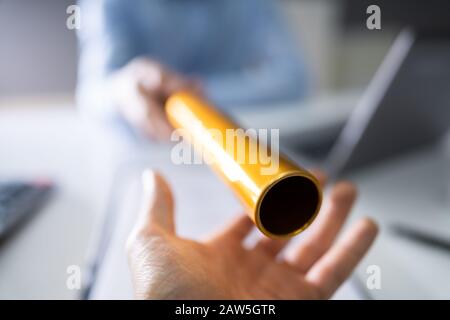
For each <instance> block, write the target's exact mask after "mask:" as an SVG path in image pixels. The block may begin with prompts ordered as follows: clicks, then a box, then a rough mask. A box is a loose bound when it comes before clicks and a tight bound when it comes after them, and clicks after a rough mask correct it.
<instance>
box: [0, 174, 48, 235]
mask: <svg viewBox="0 0 450 320" xmlns="http://www.w3.org/2000/svg"><path fill="white" fill-rule="evenodd" d="M52 189H53V188H52V184H51V183H49V182H47V181H35V182H0V240H3V239H4V238H5V237H6V236H7V235H8V234H9V233H10V232H11V231H12V230H13V229H14V228H15V227H16V226H18V225H19V223H20V222H21V221H23V220H25V219H26V218H27V217H30V216H31V215H32V214H33V213H35V212H36V211H38V209H39V208H40V207H41V206H42V205H43V204H44V203H45V202H46V200H47V199H48V197H49V195H50V193H51V190H52Z"/></svg>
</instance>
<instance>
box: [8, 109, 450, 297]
mask: <svg viewBox="0 0 450 320" xmlns="http://www.w3.org/2000/svg"><path fill="white" fill-rule="evenodd" d="M92 130H93V129H92V128H91V127H90V126H88V125H86V124H84V123H83V122H82V121H81V120H80V119H79V118H78V117H77V115H76V111H75V110H74V109H71V108H69V107H61V106H58V107H54V108H45V110H42V109H37V110H36V111H30V110H29V109H28V110H25V109H20V110H17V111H10V110H2V109H0V154H1V155H2V161H1V162H0V177H33V176H42V175H45V176H50V177H52V178H53V179H54V180H55V181H56V183H57V185H58V191H57V193H56V194H55V197H54V198H53V199H52V201H50V203H49V205H48V206H47V207H46V208H45V209H44V210H42V211H41V212H39V213H38V214H37V215H36V216H35V218H34V219H32V220H31V221H29V222H28V223H27V224H26V225H24V226H23V228H21V229H20V230H19V232H17V233H16V234H15V235H14V237H13V238H11V239H9V241H7V242H6V243H4V244H3V245H2V246H1V247H0V298H25V299H27V298H62V299H72V298H76V297H77V296H78V294H79V292H78V291H71V290H69V289H67V287H66V279H67V274H66V268H67V266H69V265H73V264H75V265H80V266H84V265H85V261H86V260H85V258H86V254H87V250H88V247H89V243H90V239H91V236H92V234H93V231H94V230H96V227H95V226H96V222H98V219H99V217H100V216H101V214H102V212H103V210H104V209H105V203H106V197H107V191H108V185H109V183H110V182H111V175H112V172H113V171H114V168H116V167H117V163H119V162H120V161H121V160H119V159H123V149H121V148H119V149H121V151H117V148H115V147H114V146H110V145H109V142H108V141H106V140H105V138H104V137H103V136H102V135H97V134H94V133H93V131H92ZM133 158H135V159H138V160H135V161H134V163H135V164H137V165H136V168H137V170H136V173H135V174H134V173H133V174H131V175H130V178H129V181H128V182H129V187H127V190H125V192H124V201H122V202H121V205H120V208H119V210H121V211H122V212H123V211H124V210H125V212H127V213H130V211H133V210H132V208H133V206H135V205H136V204H135V200H134V199H136V197H137V195H138V193H139V191H138V190H139V186H138V185H137V182H136V181H137V176H138V172H139V171H140V170H139V168H140V166H142V167H144V166H151V167H153V166H156V167H157V168H159V169H160V170H161V171H162V172H163V174H165V175H166V176H168V179H169V181H170V182H172V184H173V185H174V188H175V194H176V198H177V199H178V208H179V209H178V215H177V217H178V218H177V219H178V224H179V226H180V228H181V229H180V232H181V233H182V234H185V235H192V236H198V235H199V234H204V233H205V232H206V231H207V230H210V229H211V226H218V225H220V224H221V223H222V222H223V221H224V220H226V219H227V218H228V217H229V216H231V215H233V214H234V213H235V212H236V211H237V210H238V209H239V204H238V203H237V201H236V200H235V199H234V197H233V196H232V195H231V194H230V192H229V191H228V190H227V189H226V188H225V187H224V186H223V185H222V184H221V183H220V182H219V181H218V180H217V179H216V178H215V177H214V176H213V175H212V173H210V172H209V170H208V169H206V168H203V167H189V170H186V169H187V168H185V167H184V168H183V167H177V168H175V169H173V165H170V164H169V162H168V161H166V160H167V159H168V152H167V149H164V148H162V147H154V148H150V149H148V150H141V152H139V153H136V154H133ZM164 159H166V160H164ZM446 160H448V158H445V157H443V156H442V152H439V151H438V150H434V149H430V150H427V151H425V152H422V153H418V154H415V155H413V156H410V157H404V158H401V159H398V160H395V161H391V162H389V163H386V164H384V165H383V166H378V167H373V168H371V169H368V170H365V171H363V172H360V173H358V174H356V175H354V176H353V177H352V179H353V180H354V181H356V182H357V184H358V185H359V187H360V199H359V201H358V203H357V206H356V208H355V211H354V217H355V218H356V217H358V216H362V215H370V216H373V217H374V218H375V219H376V220H378V221H379V222H380V225H381V228H382V229H381V234H380V237H379V239H378V240H377V242H376V243H375V246H374V247H373V249H372V250H371V252H370V253H369V254H368V255H367V257H366V258H365V259H364V261H363V263H362V264H361V265H360V267H359V268H358V271H357V274H358V277H359V279H362V280H363V281H364V279H366V277H367V275H366V273H365V269H366V267H367V266H368V265H371V264H376V265H378V266H380V268H381V272H382V289H381V290H373V291H371V292H370V294H371V295H372V296H373V297H375V298H449V297H450V281H448V270H450V254H449V253H448V252H442V251H439V250H436V249H432V248H429V247H426V246H422V245H417V244H414V243H412V242H409V241H408V240H404V239H401V238H398V237H397V236H395V235H393V234H391V233H390V232H389V230H388V228H387V227H388V225H389V224H390V223H391V222H392V221H403V222H404V223H411V224H412V225H422V226H423V227H424V228H426V229H427V230H431V231H433V232H440V233H442V234H443V235H444V236H446V235H447V236H448V235H450V234H449V233H448V230H449V225H450V210H449V202H450V201H449V200H448V194H446V193H447V192H448V181H449V180H448V174H447V173H448V170H449V167H448V163H447V162H448V161H446ZM444 173H445V174H444ZM444 178H446V179H447V180H446V182H447V184H446V182H445V179H444ZM178 181H181V183H177V182H178ZM192 181H197V182H200V183H197V184H194V185H192V183H191V182H192ZM201 181H203V182H201ZM124 185H127V184H126V183H124ZM188 192H189V193H188ZM211 194H214V195H215V196H214V197H212V196H210V195H211ZM218 202H219V204H217V203H218ZM198 203H200V204H201V205H198ZM196 206H199V207H198V210H196ZM202 208H203V209H202ZM205 208H214V210H213V211H214V214H211V212H212V211H211V210H205ZM130 217H132V213H131V214H130V216H129V217H128V219H126V220H127V221H128V222H126V223H128V224H130V223H132V219H131V218H130ZM194 219H195V223H193V221H194ZM126 223H125V222H124V225H125V227H124V228H126ZM123 237H124V235H122V236H120V237H116V240H113V241H116V242H117V243H115V244H114V246H116V247H117V248H123V244H122V243H120V242H121V241H123ZM108 255H110V257H108ZM122 257H124V256H120V255H112V254H107V257H106V259H107V260H108V259H110V260H111V263H112V264H114V260H115V259H119V260H120V259H122ZM123 261H124V260H122V262H120V261H116V262H117V265H122V266H123V268H125V269H124V271H123V273H126V272H127V271H126V265H125V264H124V262H123ZM119 268H122V267H119ZM102 277H103V278H104V280H103V281H105V280H107V279H112V278H111V277H114V275H112V274H111V271H109V274H108V271H105V272H103V273H102V275H101V277H100V278H99V281H100V282H101V281H102V280H101V279H102ZM115 277H117V274H116V275H115ZM123 279H126V276H124V277H123ZM122 283H125V285H122V288H124V286H125V288H124V291H122V292H120V291H119V292H117V291H116V292H114V291H113V290H112V287H108V286H98V287H96V290H97V292H94V296H97V297H106V296H107V297H117V298H126V297H129V292H130V291H129V290H130V287H129V283H127V282H122ZM111 286H114V284H113V283H112V284H111ZM127 286H128V289H126V287H127ZM125 290H128V291H125ZM344 291H345V288H344ZM342 297H344V298H345V297H346V296H345V294H344V295H343V296H342Z"/></svg>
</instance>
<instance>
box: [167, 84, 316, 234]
mask: <svg viewBox="0 0 450 320" xmlns="http://www.w3.org/2000/svg"><path fill="white" fill-rule="evenodd" d="M166 114H167V117H168V119H169V122H170V123H171V124H172V125H173V126H174V127H175V128H178V129H181V130H180V135H182V136H183V137H184V139H186V140H188V141H189V142H190V143H191V144H192V145H193V146H194V148H195V149H196V150H197V152H200V153H201V154H202V155H203V156H204V158H205V159H208V163H209V164H211V166H212V167H213V168H214V170H215V171H216V172H217V173H219V175H220V176H221V177H222V178H223V179H224V180H225V182H226V183H227V184H228V185H229V186H230V187H231V188H232V189H233V191H234V192H235V194H236V195H237V196H238V197H239V199H240V200H241V201H242V203H243V204H244V205H245V207H246V208H247V212H248V214H249V216H250V218H251V219H252V220H253V222H254V223H255V224H256V226H257V227H258V229H259V230H261V232H263V233H264V234H265V235H267V236H269V237H272V238H281V237H292V236H294V235H296V234H298V233H300V232H301V231H303V230H304V229H306V228H307V227H308V226H309V225H310V224H311V223H312V221H313V220H314V218H315V217H316V215H317V213H318V211H319V209H320V205H321V202H322V191H321V188H320V186H319V183H318V181H317V179H316V178H315V177H314V176H313V175H312V174H311V173H309V172H308V171H306V170H305V169H303V168H301V167H299V166H297V165H296V164H294V163H293V162H292V161H290V160H288V159H287V158H285V157H284V156H282V155H279V154H278V153H275V152H274V151H273V150H268V152H267V149H268V146H267V144H266V143H263V142H262V141H261V139H257V138H256V137H255V136H252V135H249V134H247V133H245V134H244V135H243V134H242V133H243V132H244V130H243V129H240V128H239V127H238V126H237V125H236V124H235V123H234V122H233V121H232V120H231V119H230V118H229V117H227V116H225V115H224V114H222V113H221V112H219V111H218V110H217V109H216V108H214V107H213V106H211V105H210V104H209V103H208V102H206V101H205V100H204V99H202V98H200V97H199V96H196V95H194V94H192V93H189V92H178V93H176V94H174V95H172V96H171V97H169V99H168V100H167V102H166ZM233 133H234V134H233ZM230 141H231V142H230ZM242 141H244V143H242ZM264 150H266V152H262V151H264ZM269 163H270V164H273V163H276V166H269V165H268V164H269Z"/></svg>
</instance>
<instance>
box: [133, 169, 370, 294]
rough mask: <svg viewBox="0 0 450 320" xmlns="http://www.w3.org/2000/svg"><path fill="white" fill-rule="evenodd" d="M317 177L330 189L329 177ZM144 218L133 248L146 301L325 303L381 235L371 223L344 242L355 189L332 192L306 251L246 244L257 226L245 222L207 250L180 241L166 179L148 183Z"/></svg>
mask: <svg viewBox="0 0 450 320" xmlns="http://www.w3.org/2000/svg"><path fill="white" fill-rule="evenodd" d="M316 176H318V178H319V179H320V180H321V181H322V183H324V180H325V179H324V177H323V175H321V174H319V173H317V174H316ZM143 183H144V199H143V204H142V211H141V214H140V217H139V220H138V222H137V223H136V225H135V228H134V230H133V232H132V234H131V235H130V237H129V240H128V244H127V248H128V254H129V262H130V267H131V270H132V276H133V282H134V287H135V294H136V297H137V298H142V299H326V298H329V297H330V296H331V295H332V294H333V293H334V292H335V291H336V289H337V288H338V287H339V286H340V285H341V284H342V283H343V282H344V281H345V279H346V278H347V277H348V276H349V275H350V274H351V272H352V271H353V269H354V268H355V266H356V265H357V264H358V262H359V261H360V260H361V258H362V257H363V256H364V254H365V253H366V252H367V250H368V249H369V247H370V246H371V244H372V242H373V241H374V239H375V237H376V234H377V227H376V225H375V224H374V222H373V221H372V220H370V219H362V220H360V221H358V222H357V223H356V224H355V225H353V227H352V228H351V229H349V230H348V231H347V232H346V233H345V234H344V235H343V237H342V238H340V239H339V240H338V241H335V240H336V237H337V235H338V232H339V231H340V229H341V228H342V226H343V224H344V222H345V220H346V218H347V216H348V214H349V212H350V209H351V207H352V204H353V202H354V200H355V197H356V189H355V187H354V186H353V185H352V184H351V183H348V182H339V183H337V184H336V185H334V186H333V188H332V190H331V192H330V196H329V198H328V199H327V201H326V203H325V204H324V206H323V207H322V210H321V211H320V213H319V215H318V217H317V218H316V220H315V222H314V223H313V224H312V226H311V227H310V228H309V230H307V231H306V232H307V235H306V237H305V238H304V239H302V241H301V242H300V244H299V245H297V246H296V247H295V248H293V249H292V250H288V252H287V254H286V255H284V256H282V257H281V256H280V252H281V251H282V250H283V248H284V247H285V246H286V245H287V244H288V240H273V239H269V238H263V239H261V240H259V242H257V244H256V245H255V246H254V247H253V248H251V249H247V248H244V246H243V244H242V242H243V240H244V239H245V238H246V236H247V235H248V234H249V232H250V231H251V230H252V228H253V223H252V222H251V220H250V219H249V218H248V217H247V216H246V215H242V216H239V217H238V218H236V219H235V220H234V221H232V222H231V223H230V224H229V225H228V226H226V227H225V228H223V229H222V230H220V231H219V232H217V233H216V234H214V235H212V236H211V237H209V238H208V240H206V241H204V242H196V241H192V240H188V239H183V238H180V237H179V236H177V235H176V232H175V225H174V212H173V211H174V205H173V198H172V193H171V191H170V188H169V186H168V185H167V183H166V182H165V181H164V179H163V178H162V177H161V176H159V175H158V174H155V173H153V172H151V171H146V172H145V173H144V175H143Z"/></svg>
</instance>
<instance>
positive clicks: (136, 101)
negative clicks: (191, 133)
mask: <svg viewBox="0 0 450 320" xmlns="http://www.w3.org/2000/svg"><path fill="white" fill-rule="evenodd" d="M179 90H190V91H194V92H196V93H201V89H200V85H199V83H198V81H196V80H193V79H189V78H187V77H185V76H182V75H180V74H178V73H176V72H174V71H172V70H170V69H168V68H167V67H165V66H163V65H161V64H159V63H157V62H155V61H153V60H151V59H148V58H136V59H134V60H132V61H131V62H130V63H128V64H127V65H126V66H125V67H123V68H122V69H120V70H118V71H117V72H116V73H115V74H114V75H113V76H112V77H111V89H110V92H111V94H112V95H113V100H114V101H115V102H116V103H117V106H118V108H119V111H120V113H121V114H122V115H123V117H124V118H125V119H126V120H127V121H128V122H129V123H130V124H131V125H133V126H134V127H135V128H137V129H138V130H140V131H141V132H142V133H143V134H144V135H146V136H147V137H148V138H151V139H153V140H157V141H158V140H159V141H165V140H168V139H169V137H170V134H171V132H172V127H171V126H170V124H169V122H168V121H167V118H166V114H165V112H164V104H165V101H166V100H167V98H168V97H169V96H170V95H171V94H172V93H174V92H176V91H179Z"/></svg>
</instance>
